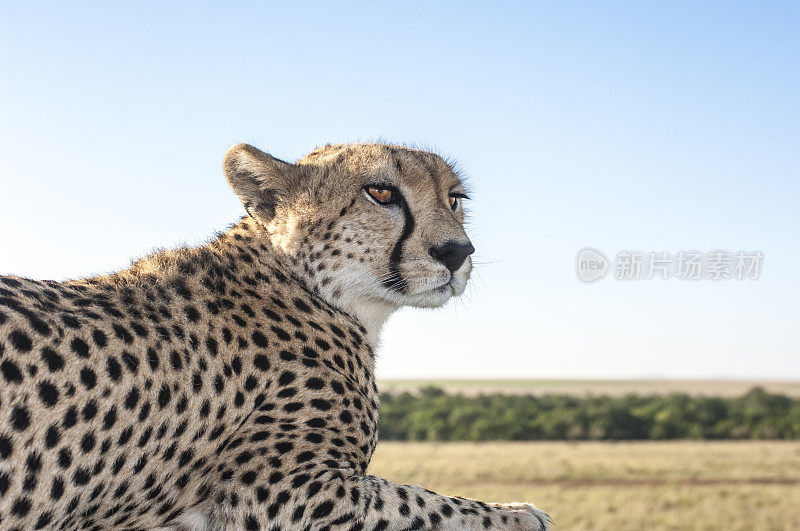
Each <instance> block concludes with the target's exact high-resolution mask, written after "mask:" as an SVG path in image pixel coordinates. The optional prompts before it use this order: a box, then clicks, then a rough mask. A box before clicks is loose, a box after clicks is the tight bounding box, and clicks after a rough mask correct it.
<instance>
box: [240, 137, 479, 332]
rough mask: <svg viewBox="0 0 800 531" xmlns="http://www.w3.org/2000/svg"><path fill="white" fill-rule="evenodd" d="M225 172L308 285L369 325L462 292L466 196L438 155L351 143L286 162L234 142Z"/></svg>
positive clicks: (466, 260) (467, 249)
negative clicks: (395, 312)
mask: <svg viewBox="0 0 800 531" xmlns="http://www.w3.org/2000/svg"><path fill="white" fill-rule="evenodd" d="M224 170H225V176H226V178H227V179H228V182H229V183H230V185H231V187H232V188H233V190H234V191H235V192H236V194H237V195H238V196H239V198H240V199H241V200H242V203H243V204H244V206H245V209H246V210H247V212H248V214H249V215H250V216H251V217H252V218H253V219H254V220H256V222H257V223H258V225H259V226H260V228H261V229H263V235H264V237H265V238H267V239H269V240H270V241H271V243H272V246H273V247H274V248H276V249H278V250H279V251H280V252H282V253H285V254H286V255H288V257H289V258H290V259H291V261H292V263H294V264H295V266H296V268H297V273H298V275H299V276H300V277H301V278H303V279H304V280H305V281H306V282H308V284H309V287H310V288H311V289H312V290H314V291H315V292H317V293H319V294H320V295H321V296H323V297H324V298H325V299H326V300H328V301H329V302H331V303H332V304H334V305H336V306H339V307H341V308H343V309H344V310H346V311H348V312H351V313H354V314H355V315H356V317H358V318H359V319H360V320H362V322H365V323H366V324H367V325H369V324H370V323H371V322H373V321H378V322H379V323H382V322H383V320H385V318H386V317H387V316H388V315H389V314H390V313H391V312H392V311H394V310H395V309H397V308H399V307H401V306H416V307H428V308H431V307H438V306H441V305H443V304H445V303H446V302H447V301H448V300H449V299H450V298H451V297H453V296H457V295H461V294H462V293H463V292H464V289H465V287H466V284H467V281H468V279H469V275H470V271H471V269H472V262H471V259H470V254H472V252H473V251H474V248H473V246H472V243H471V242H470V240H469V238H468V237H467V235H466V233H465V231H464V211H463V204H462V202H463V200H464V199H465V198H466V197H467V195H466V190H465V188H464V185H463V184H462V182H461V180H460V179H459V177H458V175H457V174H456V172H455V171H454V170H453V168H452V167H451V166H450V165H449V164H448V163H447V162H445V161H444V160H443V159H442V158H441V157H439V156H437V155H435V154H432V153H428V152H425V151H419V150H414V149H408V148H405V147H399V146H389V145H382V144H351V145H330V146H326V147H324V148H321V149H317V150H315V151H313V152H312V153H310V154H309V155H307V156H306V157H304V158H302V159H301V160H299V161H298V162H297V163H295V164H290V163H287V162H284V161H281V160H279V159H276V158H274V157H272V156H270V155H268V154H267V153H264V152H262V151H260V150H258V149H256V148H254V147H253V146H250V145H247V144H238V145H236V146H234V147H232V148H231V149H230V150H229V151H228V153H227V154H226V156H225V162H224ZM368 328H369V326H368Z"/></svg>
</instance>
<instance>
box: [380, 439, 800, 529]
mask: <svg viewBox="0 0 800 531" xmlns="http://www.w3.org/2000/svg"><path fill="white" fill-rule="evenodd" d="M369 471H370V473H372V474H376V475H380V476H383V477H385V478H387V479H390V480H393V481H396V482H399V483H405V484H419V485H423V486H425V487H427V488H430V489H433V490H435V491H437V492H441V493H444V494H450V495H459V496H465V497H469V498H477V499H482V500H488V501H523V500H524V501H529V502H532V503H534V504H536V505H537V506H539V507H541V508H543V509H545V510H546V511H548V512H549V513H550V515H551V517H552V518H553V521H554V522H555V524H556V529H592V530H594V529H609V530H611V529H614V530H623V529H631V530H633V529H637V530H638V529H724V530H735V529H747V530H753V529H785V530H789V529H800V441H794V442H723V441H719V442H689V441H679V442H622V443H605V442H580V443H571V442H523V443H517V442H497V443H400V442H382V443H380V444H379V445H378V450H377V452H376V453H375V457H374V459H373V461H372V465H371V466H370V470H369Z"/></svg>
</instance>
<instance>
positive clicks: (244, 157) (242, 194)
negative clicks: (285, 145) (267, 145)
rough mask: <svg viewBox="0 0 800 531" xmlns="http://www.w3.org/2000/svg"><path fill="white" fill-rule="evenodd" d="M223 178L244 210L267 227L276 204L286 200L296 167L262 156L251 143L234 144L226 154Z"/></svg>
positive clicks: (293, 180) (268, 156)
mask: <svg viewBox="0 0 800 531" xmlns="http://www.w3.org/2000/svg"><path fill="white" fill-rule="evenodd" d="M222 167H223V171H224V172H225V178H226V179H228V184H230V185H231V188H233V191H234V192H236V195H238V196H239V199H241V200H242V204H243V205H244V209H245V210H247V213H248V214H249V215H250V216H251V217H252V218H254V219H255V220H256V221H258V222H260V223H262V224H264V225H266V224H268V223H269V222H270V220H271V219H272V218H273V217H274V216H275V209H276V207H277V205H278V204H279V203H280V202H281V201H282V200H284V199H286V198H287V197H288V196H289V194H290V193H291V190H292V188H293V186H292V185H293V183H295V182H296V181H297V173H298V171H297V167H296V166H295V165H293V164H289V163H288V162H284V161H282V160H280V159H276V158H275V157H273V156H271V155H269V154H268V153H264V152H263V151H261V150H260V149H257V148H255V147H253V146H251V145H250V144H236V145H235V146H233V147H232V148H230V149H229V150H228V152H227V153H225V161H224V162H223V163H222Z"/></svg>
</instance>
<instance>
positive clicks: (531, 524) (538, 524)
mask: <svg viewBox="0 0 800 531" xmlns="http://www.w3.org/2000/svg"><path fill="white" fill-rule="evenodd" d="M500 507H502V508H503V509H506V510H508V511H511V512H512V513H515V515H516V514H520V513H521V514H520V516H521V517H522V518H521V521H520V524H519V525H520V527H519V529H526V530H532V531H547V530H548V529H550V523H551V520H550V517H549V516H548V515H547V513H546V512H544V511H542V510H541V509H538V508H537V507H536V506H534V505H533V504H530V503H503V504H500Z"/></svg>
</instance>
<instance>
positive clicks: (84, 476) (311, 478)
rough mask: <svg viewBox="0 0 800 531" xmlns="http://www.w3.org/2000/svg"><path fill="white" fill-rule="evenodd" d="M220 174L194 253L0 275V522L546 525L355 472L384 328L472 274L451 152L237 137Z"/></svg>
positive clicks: (534, 514)
mask: <svg viewBox="0 0 800 531" xmlns="http://www.w3.org/2000/svg"><path fill="white" fill-rule="evenodd" d="M223 169H224V174H225V176H226V178H227V181H228V183H229V184H230V185H231V187H232V188H233V190H234V192H235V193H236V194H237V195H238V196H239V198H240V199H241V201H242V203H243V205H244V208H245V210H246V213H247V215H246V216H244V217H243V218H242V219H241V220H240V221H238V222H237V223H235V224H234V225H231V226H230V227H229V228H228V230H226V231H225V232H221V233H218V234H217V235H216V236H215V237H214V238H213V239H211V240H210V241H209V242H208V243H207V244H205V245H202V246H199V247H195V248H179V249H176V250H168V251H159V252H155V253H153V254H151V255H149V256H147V257H145V258H142V259H140V260H138V261H135V262H133V263H132V265H131V267H130V268H128V269H126V270H123V271H120V272H117V273H113V274H108V275H103V276H97V277H93V278H86V279H79V280H71V281H65V282H56V281H49V280H44V281H39V280H31V279H28V278H22V277H18V276H2V277H0V382H1V383H2V387H1V388H0V527H2V528H3V529H7V530H22V529H44V528H47V529H93V530H99V529H153V528H172V529H272V530H277V529H309V530H311V529H313V530H318V529H342V530H381V529H546V528H547V527H548V525H549V524H548V518H547V516H546V514H545V513H543V512H541V511H540V510H538V509H537V508H536V507H534V506H533V505H529V504H505V505H504V504H488V503H483V502H479V501H474V500H469V499H464V498H459V497H448V496H443V495H439V494H436V493H433V492H431V491H429V490H426V489H424V488H422V487H419V486H409V485H397V484H394V483H391V482H389V481H387V480H385V479H381V478H379V477H374V476H371V475H368V474H367V473H366V470H367V465H368V464H369V461H370V458H371V456H372V453H373V450H374V449H375V445H376V442H377V439H378V430H377V425H378V397H379V395H378V390H377V387H376V384H375V374H374V353H375V349H376V348H377V345H378V343H379V336H380V330H381V327H382V325H383V323H384V321H385V320H386V319H387V318H388V317H389V315H390V314H391V313H392V312H394V311H395V310H397V309H398V308H400V307H402V306H415V307H438V306H442V305H443V304H444V303H445V302H447V301H448V299H450V298H451V297H454V296H457V295H460V294H461V293H462V292H463V291H464V289H465V286H466V283H467V280H468V278H469V274H470V270H471V259H470V254H471V253H472V252H473V251H474V248H473V246H472V244H471V243H470V241H469V239H468V237H467V235H466V233H465V231H464V228H463V226H464V213H463V204H462V202H463V200H464V199H466V198H467V194H466V190H465V189H464V186H463V184H462V182H461V180H460V179H459V177H458V176H457V174H456V172H455V171H454V170H453V168H452V166H451V165H450V164H448V163H447V162H446V161H445V160H443V159H442V158H441V157H439V156H437V155H435V154H432V153H429V152H425V151H420V150H414V149H410V148H406V147H401V146H391V145H382V144H351V145H328V146H326V147H324V148H320V149H317V150H315V151H313V152H311V153H310V154H309V155H307V156H306V157H304V158H302V159H300V160H299V161H297V162H295V163H288V162H284V161H282V160H279V159H277V158H274V157H272V156H270V155H268V154H267V153H264V152H262V151H260V150H258V149H256V148H254V147H252V146H249V145H246V144H239V145H236V146H234V147H232V148H231V149H230V150H229V151H228V153H227V154H226V156H225V160H224V164H223Z"/></svg>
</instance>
